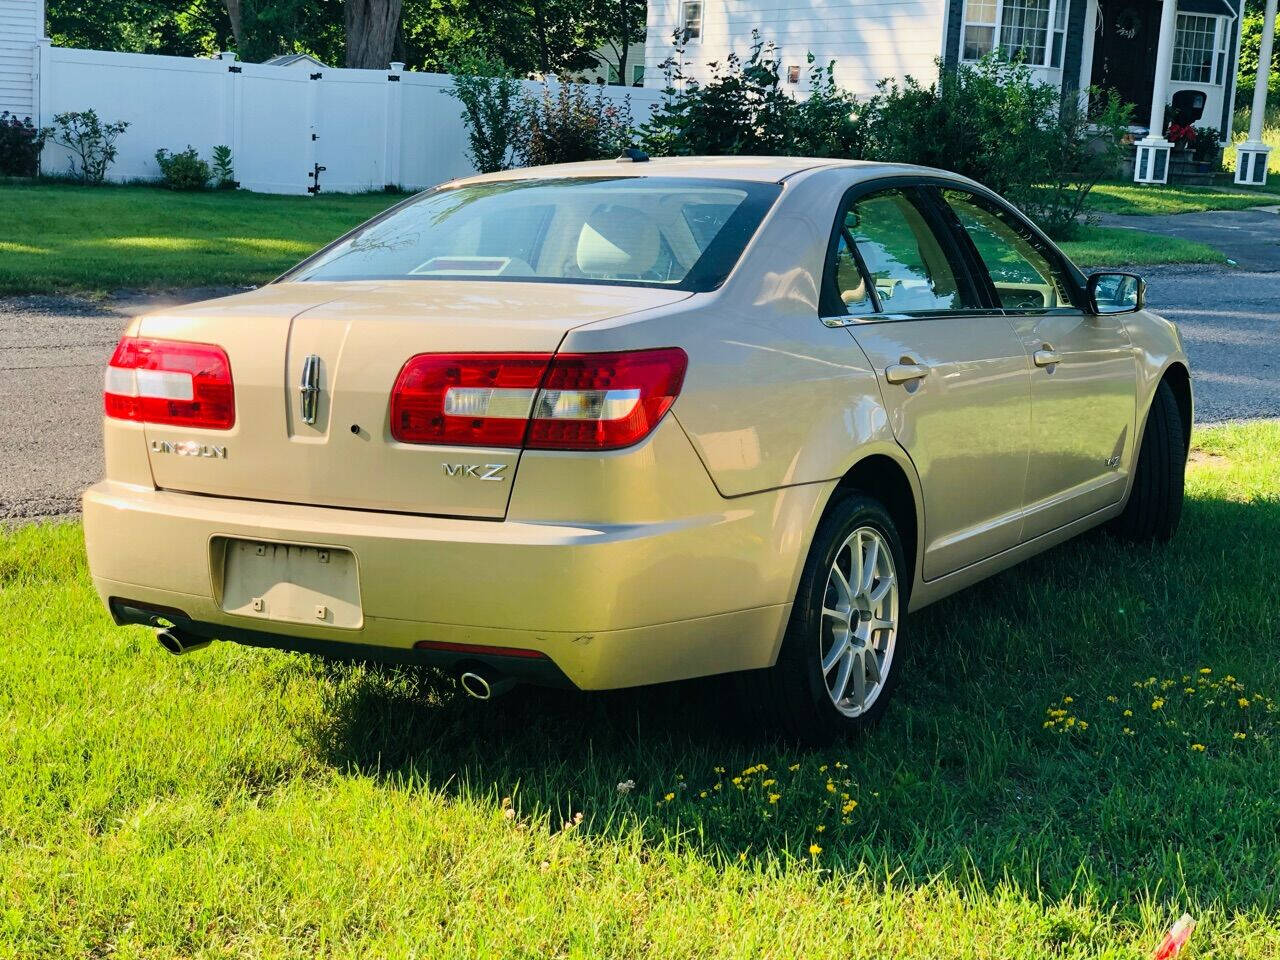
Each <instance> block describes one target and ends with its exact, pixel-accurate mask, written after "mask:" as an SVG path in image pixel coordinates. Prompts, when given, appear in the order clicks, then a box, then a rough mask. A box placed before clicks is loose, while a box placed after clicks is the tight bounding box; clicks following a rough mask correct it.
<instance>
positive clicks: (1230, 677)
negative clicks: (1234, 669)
mask: <svg viewBox="0 0 1280 960" xmlns="http://www.w3.org/2000/svg"><path fill="white" fill-rule="evenodd" d="M1222 679H1223V680H1225V681H1226V682H1227V683H1235V682H1236V678H1235V677H1233V676H1232V675H1231V674H1229V673H1228V674H1227V675H1226V676H1225V677H1223V678H1222Z"/></svg>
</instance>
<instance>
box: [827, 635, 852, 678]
mask: <svg viewBox="0 0 1280 960" xmlns="http://www.w3.org/2000/svg"><path fill="white" fill-rule="evenodd" d="M848 649H849V634H848V633H847V632H846V633H845V635H844V636H843V637H841V638H839V639H837V640H836V641H835V642H834V643H833V644H831V649H830V650H828V651H827V655H826V656H825V657H823V658H822V675H823V676H824V677H825V676H826V675H827V674H828V673H830V672H831V668H832V667H834V666H835V665H836V664H837V663H839V662H840V658H841V657H843V656H844V654H845V651H847V650H848Z"/></svg>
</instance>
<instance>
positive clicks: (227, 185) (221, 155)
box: [213, 143, 236, 190]
mask: <svg viewBox="0 0 1280 960" xmlns="http://www.w3.org/2000/svg"><path fill="white" fill-rule="evenodd" d="M213 185H214V186H215V187H216V188H217V189H219V190H233V189H235V187H236V171H235V164H234V163H233V162H232V159H231V148H230V147H228V146H227V145H226V144H223V143H220V144H218V145H217V146H216V147H214V148H213Z"/></svg>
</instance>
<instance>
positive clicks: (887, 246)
mask: <svg viewBox="0 0 1280 960" xmlns="http://www.w3.org/2000/svg"><path fill="white" fill-rule="evenodd" d="M1143 300H1144V290H1143V284H1142V281H1141V280H1140V279H1138V278H1137V277H1133V276H1129V275H1125V274H1099V275H1094V276H1092V277H1088V278H1086V277H1085V276H1083V275H1082V274H1081V273H1080V271H1079V270H1077V269H1076V268H1075V267H1074V266H1073V265H1072V264H1071V263H1070V262H1069V261H1068V260H1067V259H1066V258H1065V257H1064V256H1063V255H1062V254H1061V253H1060V252H1059V251H1058V250H1057V248H1056V247H1054V245H1053V244H1052V243H1051V242H1050V241H1049V240H1047V239H1046V238H1045V237H1044V235H1043V234H1042V233H1041V232H1040V231H1039V230H1037V229H1036V228H1035V227H1034V226H1033V225H1032V224H1031V223H1030V222H1029V221H1027V220H1026V218H1024V217H1023V216H1022V215H1021V214H1019V213H1018V212H1017V211H1016V210H1014V209H1013V208H1011V207H1010V206H1009V205H1007V204H1006V203H1004V202H1003V201H1002V200H1001V199H1000V198H998V197H996V196H994V195H993V194H992V193H990V191H988V190H986V189H984V188H983V187H981V186H979V185H977V184H975V183H973V182H971V181H968V180H965V179H963V178H960V177H957V176H954V175H951V174H947V173H943V172H940V171H937V170H929V169H924V168H915V167H902V166H896V165H887V164H873V163H854V162H845V161H834V160H820V159H798V158H786V159H778V158H743V157H739V158H682V159H669V160H653V161H645V160H644V158H643V155H640V156H638V157H637V158H635V159H630V160H625V161H620V162H604V163H588V164H575V165H569V166H561V167H547V168H540V169H525V170H518V171H511V172H507V173H502V174H494V175H488V176H480V177H474V178H470V179H466V180H460V181H456V182H453V183H449V184H446V185H444V186H442V187H440V188H438V189H435V190H431V191H428V192H426V193H423V194H421V195H419V196H417V197H414V198H412V199H410V200H408V201H406V202H404V203H402V204H400V205H398V206H396V207H394V208H393V209H391V210H389V211H388V212H387V213H385V214H383V215H382V216H380V217H378V218H377V219H375V220H373V221H371V222H369V223H368V224H365V225H364V226H362V227H360V228H358V229H357V230H355V231H353V232H352V233H351V234H349V235H348V236H346V237H344V238H342V239H341V240H339V241H337V242H336V243H334V244H333V245H331V246H330V247H328V248H326V249H324V250H322V251H321V252H320V253H318V254H316V255H315V256H314V257H312V258H310V259H309V260H307V261H305V262H304V263H302V264H301V265H300V266H298V267H297V268H295V269H294V270H293V271H291V272H290V273H288V274H286V275H285V276H283V277H281V278H280V279H279V280H277V281H276V282H274V283H271V284H269V285H267V286H265V287H263V288H261V289H259V290H255V291H253V292H250V293H246V294H242V295H239V296H234V297H229V298H226V299H223V300H217V301H211V302H208V303H202V304H196V305H193V306H188V307H182V308H178V309H175V310H172V311H166V312H163V313H159V314H155V315H151V316H146V317H143V318H141V319H138V320H136V321H135V322H134V323H133V324H132V325H131V326H130V328H129V329H128V330H127V331H126V333H125V336H124V338H123V339H122V340H121V341H120V344H119V346H118V348H117V349H116V351H115V355H114V356H113V358H112V360H111V363H110V366H109V367H108V369H107V373H106V387H105V400H104V403H105V413H106V417H105V430H106V478H105V479H104V480H103V481H102V482H101V483H98V484H97V485H95V486H93V487H92V488H90V489H89V490H88V491H87V492H86V493H85V497H84V516H85V536H86V539H87V542H88V549H89V559H90V566H91V569H92V573H93V578H94V582H95V584H96V586H97V589H98V591H99V593H100V594H101V595H102V598H103V600H104V602H105V603H106V604H107V606H108V607H109V609H110V610H111V613H112V614H113V616H114V617H115V619H116V621H117V622H118V623H121V624H126V623H144V624H149V625H151V626H153V627H155V628H156V629H157V632H158V636H159V639H160V642H161V643H162V644H163V645H164V646H165V647H166V648H167V649H169V650H170V651H172V652H175V653H182V652H186V651H188V650H191V649H195V648H198V647H201V646H205V645H207V644H208V643H209V641H210V640H211V639H215V638H216V639H223V640H233V641H239V642H243V643H249V644H256V645H261V646H270V647H279V648H283V649H290V650H303V651H310V652H313V653H318V654H322V655H326V656H333V657H357V658H365V659H383V660H390V661H397V662H404V663H416V664H431V665H436V666H439V667H442V668H444V669H446V670H449V671H452V672H454V673H455V674H456V675H457V676H458V677H459V682H460V685H461V687H462V688H463V689H464V690H465V691H466V692H468V693H470V694H472V695H473V696H479V697H490V696H493V695H496V694H497V693H500V692H501V691H502V690H504V689H506V688H508V687H510V686H511V685H512V684H513V683H516V682H522V681H523V682H535V683H546V684H568V685H573V686H576V687H579V688H582V689H589V690H600V689H608V688H615V687H623V686H631V685H638V684H647V683H655V682H661V681H668V680H675V679H680V678H686V677H695V676H702V675H707V674H714V673H724V672H729V671H744V672H749V673H748V676H747V677H746V680H747V683H745V684H744V688H745V689H747V690H748V691H749V693H748V695H749V696H751V697H752V698H754V700H755V701H756V703H757V705H758V706H759V707H761V708H762V711H763V713H764V714H765V715H766V716H768V717H772V718H773V722H774V723H775V725H776V726H777V727H778V728H779V729H781V730H783V731H786V732H788V733H790V734H793V735H798V736H802V737H806V738H809V739H814V740H820V739H824V738H828V737H830V736H832V735H835V734H837V733H840V732H842V731H845V730H849V729H853V728H857V727H859V726H861V725H864V724H867V723H869V722H871V721H874V720H875V719H876V718H878V717H879V716H880V715H881V714H882V713H883V711H884V710H885V708H886V706H887V704H888V701H889V695H890V693H891V692H892V689H893V687H894V685H895V683H896V682H897V681H898V679H899V674H900V673H901V672H902V663H903V656H902V653H903V649H904V645H905V644H906V643H907V636H908V634H907V621H908V616H909V613H910V612H911V611H913V610H916V609H918V608H920V607H922V606H924V605H926V604H929V603H932V602H933V601H935V600H937V599H939V598H940V597H943V596H946V595H947V594H950V593H952V592H954V591H956V590H959V589H961V588H963V587H965V586H968V585H969V584H972V583H974V582H976V581H978V580H981V579H982V578H984V577H987V576H990V575H991V574H993V573H996V572H997V571H1000V570H1003V569H1005V568H1007V567H1009V566H1011V565H1013V564H1015V563H1017V562H1019V561H1021V560H1023V559H1025V558H1027V557H1029V556H1032V555H1033V554H1036V553H1039V552H1040V551H1042V550H1045V549H1048V548H1049V547H1052V546H1053V545H1055V544H1058V543H1061V542H1062V541H1063V540H1065V539H1067V538H1069V537H1071V536H1074V535H1075V534H1077V533H1080V532H1082V531H1084V530H1087V529H1089V528H1090V527H1094V526H1097V525H1098V524H1102V523H1109V524H1110V525H1111V526H1112V527H1113V529H1115V530H1116V531H1117V532H1119V533H1120V534H1123V535H1125V536H1127V537H1130V538H1134V539H1156V540H1161V539H1167V538H1168V537H1170V536H1172V534H1173V533H1174V531H1175V529H1176V528H1177V524H1178V517H1179V512H1180V508H1181V502H1182V484H1183V472H1184V466H1185V461H1186V454H1187V443H1188V438H1189V435H1190V427H1191V421H1192V401H1191V389H1190V380H1189V375H1188V367H1187V358H1186V355H1185V353H1184V352H1183V349H1182V343H1181V340H1180V338H1179V335H1178V331H1177V329H1176V328H1175V326H1174V325H1173V324H1172V323H1170V322H1168V321H1166V320H1163V319H1161V318H1160V317H1158V316H1155V315H1153V314H1151V313H1149V312H1147V311H1146V310H1145V309H1144V303H1143Z"/></svg>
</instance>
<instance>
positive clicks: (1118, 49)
mask: <svg viewBox="0 0 1280 960" xmlns="http://www.w3.org/2000/svg"><path fill="white" fill-rule="evenodd" d="M1170 2H1172V0H1170ZM1160 7H1161V4H1160V2H1159V0H1100V2H1099V3H1098V24H1097V33H1096V35H1095V36H1094V39H1093V77H1092V85H1093V86H1095V87H1101V88H1102V89H1104V90H1115V91H1116V92H1117V93H1118V94H1119V95H1120V99H1122V100H1124V101H1125V102H1126V103H1132V104H1133V105H1134V111H1133V116H1134V122H1135V123H1145V122H1146V119H1147V117H1148V116H1150V115H1151V87H1152V77H1154V76H1155V75H1156V50H1157V48H1158V47H1159V44H1160Z"/></svg>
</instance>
